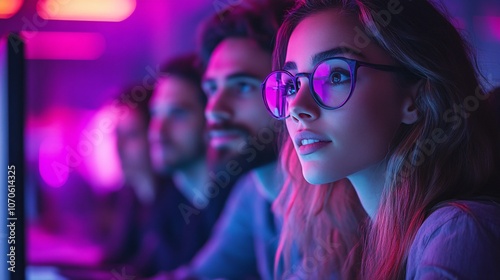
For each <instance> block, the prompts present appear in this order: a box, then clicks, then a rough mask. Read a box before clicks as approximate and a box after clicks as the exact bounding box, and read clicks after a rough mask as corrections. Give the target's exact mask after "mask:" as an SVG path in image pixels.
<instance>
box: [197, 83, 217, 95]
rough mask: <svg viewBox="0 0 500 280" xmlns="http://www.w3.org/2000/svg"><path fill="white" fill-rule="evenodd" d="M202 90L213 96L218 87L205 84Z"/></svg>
mask: <svg viewBox="0 0 500 280" xmlns="http://www.w3.org/2000/svg"><path fill="white" fill-rule="evenodd" d="M201 88H202V89H203V92H204V93H205V94H206V95H207V96H212V95H214V93H215V92H216V91H217V85H215V84H213V83H203V84H202V85H201Z"/></svg>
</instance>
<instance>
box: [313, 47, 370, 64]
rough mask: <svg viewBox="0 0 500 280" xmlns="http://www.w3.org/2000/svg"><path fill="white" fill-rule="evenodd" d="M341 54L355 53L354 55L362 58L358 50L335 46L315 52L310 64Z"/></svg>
mask: <svg viewBox="0 0 500 280" xmlns="http://www.w3.org/2000/svg"><path fill="white" fill-rule="evenodd" d="M343 54H350V55H355V56H358V57H361V58H364V55H363V54H362V53H361V52H359V51H356V50H354V49H351V48H349V47H337V48H333V49H330V50H327V51H324V52H320V53H317V54H315V55H314V56H313V57H312V65H316V64H317V63H318V62H320V61H322V60H325V59H328V58H332V57H335V56H339V55H343Z"/></svg>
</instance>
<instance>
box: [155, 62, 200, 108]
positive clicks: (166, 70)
mask: <svg viewBox="0 0 500 280" xmlns="http://www.w3.org/2000/svg"><path fill="white" fill-rule="evenodd" d="M159 74H160V75H159V77H158V79H160V78H161V77H166V76H174V77H177V78H181V79H183V80H185V81H187V82H189V83H190V84H193V85H194V86H196V89H197V91H198V97H199V99H200V101H201V102H202V104H203V106H205V105H206V104H207V96H206V95H205V93H204V92H203V90H202V88H201V77H202V75H203V65H202V63H201V61H200V59H199V56H198V55H196V54H195V53H189V54H184V55H181V56H177V57H175V58H172V59H170V60H168V61H167V62H165V63H164V64H163V65H162V66H161V67H160V73H159Z"/></svg>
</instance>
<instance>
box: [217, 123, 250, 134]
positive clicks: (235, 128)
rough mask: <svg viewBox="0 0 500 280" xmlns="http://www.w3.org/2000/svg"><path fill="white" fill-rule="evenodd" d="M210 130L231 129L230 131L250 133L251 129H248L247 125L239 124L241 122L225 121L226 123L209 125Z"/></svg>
mask: <svg viewBox="0 0 500 280" xmlns="http://www.w3.org/2000/svg"><path fill="white" fill-rule="evenodd" d="M207 129H208V131H213V130H229V131H236V132H238V133H241V134H243V135H250V134H251V133H250V129H248V128H247V127H246V126H243V125H239V124H230V123H224V124H209V125H207Z"/></svg>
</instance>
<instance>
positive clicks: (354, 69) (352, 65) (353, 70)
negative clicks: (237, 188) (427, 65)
mask: <svg viewBox="0 0 500 280" xmlns="http://www.w3.org/2000/svg"><path fill="white" fill-rule="evenodd" d="M334 59H338V60H342V61H344V62H346V63H347V64H348V65H349V73H350V78H351V88H350V90H349V95H348V96H347V98H346V100H345V101H344V102H342V104H340V105H339V106H335V107H331V106H327V105H325V104H323V102H322V101H321V100H320V98H319V94H317V93H316V91H314V87H313V83H311V81H312V78H313V76H314V74H315V73H316V70H317V69H318V67H319V66H320V65H321V64H322V63H323V62H325V61H328V60H334ZM361 66H366V67H368V68H372V69H376V70H381V71H387V72H396V73H397V72H403V73H406V74H411V75H414V74H413V73H411V72H410V71H409V70H408V69H407V68H405V67H402V66H395V65H384V64H374V63H369V62H364V61H359V60H356V59H350V58H346V57H329V58H325V59H323V60H321V61H319V62H318V63H316V65H315V66H314V69H313V71H312V72H310V73H307V72H300V73H297V74H295V75H293V74H292V73H290V72H289V71H287V70H275V71H272V72H271V73H270V74H269V75H267V77H266V78H265V79H264V82H262V84H261V93H262V99H263V100H264V105H265V106H266V109H267V111H268V112H269V113H270V114H271V116H272V117H273V118H275V119H278V120H284V119H287V118H288V117H290V113H288V116H286V117H277V116H275V115H274V113H273V112H272V111H271V108H269V105H268V102H267V98H266V87H265V85H266V83H267V80H268V79H269V78H270V77H271V76H272V75H275V74H276V73H284V74H286V75H289V76H290V77H291V78H292V81H293V86H294V88H295V89H297V81H298V79H299V78H300V77H306V78H307V80H308V82H309V92H310V93H311V95H312V97H313V99H314V101H315V102H316V104H318V106H319V107H321V108H323V109H325V110H335V109H339V108H341V107H342V106H344V105H345V104H346V103H347V101H349V99H350V98H351V96H352V92H353V91H354V88H355V87H356V77H357V74H358V68H359V67H361ZM297 92H298V90H297ZM297 92H296V93H294V95H295V94H297ZM288 96H291V95H288Z"/></svg>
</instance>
